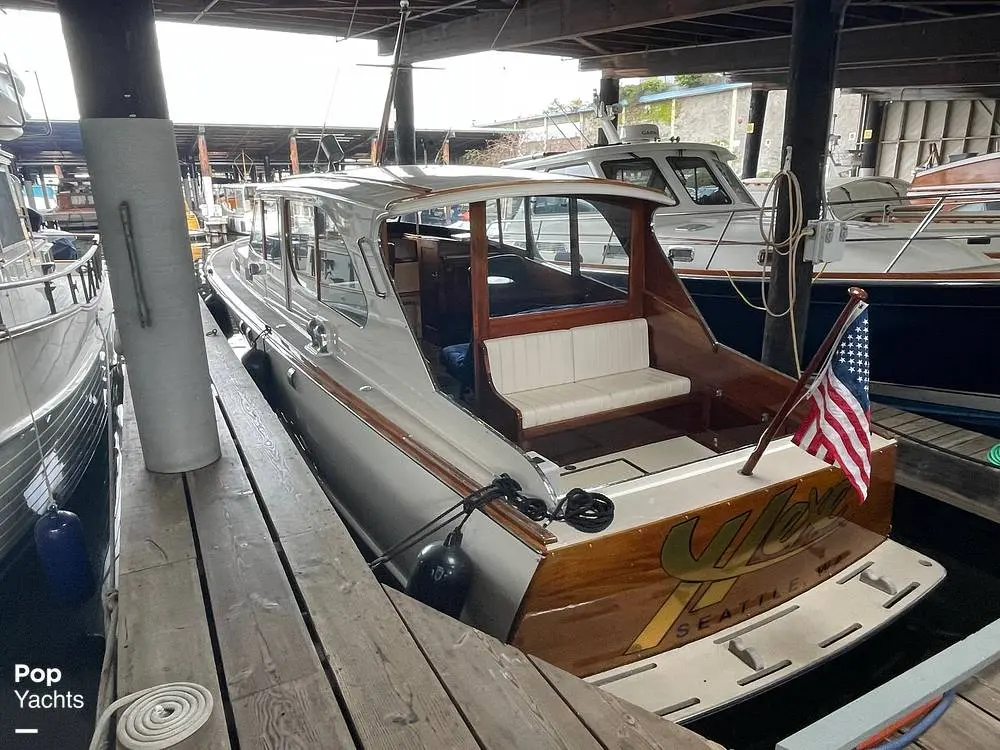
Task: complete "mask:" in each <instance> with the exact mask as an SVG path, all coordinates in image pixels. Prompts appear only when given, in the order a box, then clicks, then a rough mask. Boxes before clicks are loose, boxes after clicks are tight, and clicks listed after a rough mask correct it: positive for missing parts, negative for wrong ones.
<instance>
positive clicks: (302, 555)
mask: <svg viewBox="0 0 1000 750" xmlns="http://www.w3.org/2000/svg"><path fill="white" fill-rule="evenodd" d="M283 544H284V549H285V554H286V555H287V557H288V562H289V564H290V565H291V566H292V570H293V572H294V574H295V579H296V581H297V582H298V586H299V590H300V591H301V592H302V598H303V600H304V601H305V602H306V605H307V606H308V608H309V614H310V616H311V618H312V622H313V627H314V628H315V629H316V633H317V635H318V636H319V639H320V642H321V643H322V644H323V648H324V649H325V651H326V654H327V659H328V661H329V664H330V669H331V671H332V672H333V675H334V679H335V680H336V682H337V685H338V686H339V688H340V692H341V695H342V697H343V700H344V703H345V704H346V705H347V706H348V707H349V708H350V712H351V718H352V720H353V723H354V728H355V731H356V732H357V734H358V735H359V736H360V737H361V739H362V741H363V744H364V746H365V748H366V749H367V748H386V750H390V749H391V748H404V747H405V748H425V747H430V748H437V747H441V748H445V747H446V748H474V747H477V745H476V742H475V740H474V739H473V736H472V733H471V732H470V731H469V728H468V727H467V726H466V723H465V721H464V720H463V719H462V716H461V715H460V714H459V712H458V709H456V708H455V706H454V705H453V704H452V701H451V698H449V696H448V694H447V692H445V689H444V687H443V686H442V685H441V683H440V681H439V680H438V678H437V676H436V675H435V674H434V672H433V670H432V669H431V668H430V665H428V663H427V660H426V659H425V658H424V656H423V654H422V653H421V652H420V649H419V648H418V647H417V644H416V643H414V641H413V639H412V638H411V637H410V635H409V633H408V632H407V630H406V627H405V626H404V625H403V622H402V620H401V619H400V618H399V616H398V614H397V613H396V611H395V609H393V607H392V605H391V604H390V603H389V600H388V598H387V597H386V596H385V594H384V593H383V592H382V587H381V586H380V585H379V584H378V582H377V581H376V580H375V578H374V576H372V575H371V573H370V572H369V571H368V570H367V566H365V570H364V571H358V570H357V561H355V560H353V559H352V558H353V556H354V555H355V554H358V552H357V549H356V548H352V549H347V548H346V547H347V544H346V543H345V541H344V539H343V538H342V534H341V533H339V532H338V530H336V529H333V528H330V527H325V528H319V529H316V530H315V531H309V532H305V533H302V534H296V535H294V536H292V537H289V538H287V539H285V540H284V542H283ZM358 557H360V554H358ZM362 564H363V563H362Z"/></svg>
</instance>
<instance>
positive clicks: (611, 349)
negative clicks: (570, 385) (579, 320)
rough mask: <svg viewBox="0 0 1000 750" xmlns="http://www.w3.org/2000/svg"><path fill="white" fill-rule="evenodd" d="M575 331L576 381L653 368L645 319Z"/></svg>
mask: <svg viewBox="0 0 1000 750" xmlns="http://www.w3.org/2000/svg"><path fill="white" fill-rule="evenodd" d="M571 332H572V334H573V373H574V377H573V379H574V380H575V381H576V382H580V381H581V380H589V379H591V378H599V377H602V376H604V375H612V374H614V373H619V372H629V371H630V370H642V369H644V368H646V367H649V331H648V328H647V326H646V319H645V318H635V319H633V320H620V321H617V322H615V323H598V324H597V325H592V326H581V327H579V328H573V329H572V331H571Z"/></svg>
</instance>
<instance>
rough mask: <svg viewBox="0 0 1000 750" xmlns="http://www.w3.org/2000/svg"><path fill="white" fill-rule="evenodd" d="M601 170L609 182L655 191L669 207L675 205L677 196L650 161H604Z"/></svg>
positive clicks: (654, 164)
mask: <svg viewBox="0 0 1000 750" xmlns="http://www.w3.org/2000/svg"><path fill="white" fill-rule="evenodd" d="M601 168H602V169H603V170H604V176H605V177H607V178H608V179H609V180H617V181H618V182H627V183H628V184H629V185H636V186H638V187H644V188H649V189H650V190H655V191H657V192H659V193H663V194H664V195H666V196H667V198H668V199H669V200H670V204H671V205H677V196H675V195H674V191H673V190H671V189H670V186H669V185H667V181H666V179H665V178H664V177H663V173H662V172H660V168H659V167H658V166H656V162H654V161H653V160H652V159H621V160H619V161H606V162H603V163H602V164H601Z"/></svg>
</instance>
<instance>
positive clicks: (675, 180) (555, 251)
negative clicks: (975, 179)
mask: <svg viewBox="0 0 1000 750" xmlns="http://www.w3.org/2000/svg"><path fill="white" fill-rule="evenodd" d="M626 140H628V139H627V138H626ZM732 159H733V155H732V154H731V153H729V152H728V151H727V150H726V149H724V148H721V147H719V146H714V145H710V144H704V143H670V142H661V141H658V140H629V141H628V142H626V143H616V144H614V145H609V146H594V147H591V148H587V149H581V150H578V151H572V152H567V153H560V154H551V155H544V156H540V157H534V158H527V159H520V160H516V161H514V162H511V164H510V166H512V167H515V168H518V169H531V170H535V171H542V172H548V173H550V174H563V175H578V176H588V177H598V178H604V179H610V180H620V181H624V182H628V183H631V184H633V185H640V186H642V187H647V188H651V189H653V190H656V191H658V192H659V193H661V194H662V195H663V196H664V205H663V206H662V207H661V208H660V209H659V210H658V211H657V212H656V216H655V217H654V220H653V223H654V230H655V232H656V236H657V238H658V239H659V241H660V244H661V245H662V246H663V247H664V249H665V251H666V252H667V254H668V256H669V258H670V260H671V262H672V263H673V265H674V267H675V269H676V271H677V274H678V276H679V277H680V278H681V279H682V280H683V281H684V283H685V285H686V286H687V288H688V290H689V292H690V293H691V295H692V296H693V297H694V300H695V302H696V303H697V304H698V306H699V308H700V309H701V311H702V313H703V314H704V316H705V318H706V320H707V321H708V324H709V326H710V327H711V329H712V331H713V333H714V334H715V335H716V336H717V337H718V339H719V341H721V342H722V343H724V344H727V345H729V346H732V347H734V348H736V349H738V350H739V351H742V352H743V353H745V354H747V355H749V356H752V357H755V358H756V357H759V356H760V353H761V349H762V343H763V328H764V314H763V312H762V310H760V309H758V308H759V307H760V306H761V305H762V291H763V290H764V289H765V286H766V283H767V279H768V278H769V275H770V263H769V255H768V254H767V251H766V250H765V247H766V242H765V240H764V237H763V235H762V231H761V227H762V223H763V225H767V224H768V223H769V222H770V219H771V216H770V210H768V209H762V208H761V207H760V206H758V205H757V202H756V201H754V200H753V198H752V197H751V196H750V195H749V194H748V192H747V190H746V188H745V186H744V185H743V183H742V182H741V181H740V180H739V178H737V176H736V175H735V173H734V172H733V171H732V169H731V168H730V167H729V165H728V164H727V162H728V161H731V160H732ZM959 164H961V162H959ZM876 188H877V190H876ZM838 189H839V188H838ZM835 190H836V189H835ZM845 191H846V192H848V193H849V192H851V190H850V188H849V187H848V188H846V189H844V190H841V192H842V193H844V192H845ZM878 191H881V192H882V197H881V198H880V197H877V196H876V195H874V194H873V193H874V192H878ZM854 192H860V193H863V194H862V195H861V197H860V198H859V205H860V207H861V208H862V209H863V211H861V214H864V215H865V218H866V219H868V220H864V221H862V220H859V219H860V216H858V215H855V217H854V218H852V219H851V220H850V221H847V222H845V223H844V224H843V225H842V227H843V229H844V230H845V231H846V241H845V242H843V243H842V244H840V250H841V252H842V254H841V255H837V254H834V255H831V256H829V257H826V256H824V260H823V261H822V262H818V263H816V264H815V279H814V283H813V288H812V293H811V301H810V308H809V326H808V329H807V332H806V347H805V351H804V352H803V358H804V361H805V359H807V358H808V357H809V356H810V355H811V353H812V352H813V351H815V349H816V347H817V346H818V345H819V342H820V341H821V340H822V338H823V336H824V335H825V333H826V331H827V330H829V327H830V325H831V324H832V322H833V320H834V319H835V318H836V316H837V313H838V311H839V309H840V301H841V300H843V299H844V297H845V295H846V292H847V289H848V288H849V287H851V286H863V287H864V288H865V289H866V290H867V292H868V295H869V302H870V304H871V306H872V312H871V318H872V329H871V331H872V333H871V335H872V352H873V357H872V370H871V376H872V384H871V389H872V393H873V394H874V395H876V396H878V397H881V398H883V399H885V400H890V401H892V402H894V403H897V404H900V405H902V406H904V407H905V408H907V409H910V410H913V411H917V412H921V413H926V414H931V415H935V416H940V417H944V418H946V419H947V418H954V419H958V420H960V421H963V422H968V423H978V424H985V425H992V426H994V427H996V426H1000V379H998V378H997V377H996V373H997V372H1000V348H997V347H992V346H984V343H985V342H988V341H991V340H992V339H993V336H994V335H995V332H996V331H997V330H1000V230H998V229H996V228H995V227H994V226H993V225H991V224H990V223H989V222H986V221H975V220H974V219H976V218H981V217H980V216H979V215H978V214H976V213H969V214H961V213H960V210H961V205H962V204H965V203H969V204H972V205H974V206H979V205H990V204H991V202H990V201H989V200H988V198H985V197H984V196H982V195H976V194H969V193H966V194H963V195H961V196H956V197H955V198H954V199H947V200H940V201H939V202H938V203H937V204H936V205H934V206H933V207H932V208H930V209H928V207H923V208H922V209H920V215H919V216H918V217H916V220H910V221H901V220H899V219H898V217H897V216H894V214H898V213H899V209H898V207H897V209H896V210H895V211H893V210H892V209H891V207H890V209H889V210H886V209H884V207H883V204H884V203H892V202H895V201H897V200H898V196H897V197H896V198H893V197H892V196H891V195H890V193H891V194H895V193H897V192H898V186H896V185H895V184H894V183H892V182H887V181H881V182H879V181H875V182H873V183H871V184H870V185H869V186H868V187H867V188H856V190H855V191H854ZM843 197H847V196H846V195H845V196H843ZM998 197H1000V196H994V200H997V198H998ZM850 205H851V203H850V202H849V201H837V206H836V211H833V207H832V206H831V207H829V208H830V209H831V212H832V213H833V214H835V215H833V216H831V218H836V215H837V214H840V215H844V216H850V213H849V207H850ZM998 205H1000V204H998ZM578 208H579V210H580V211H581V212H583V211H586V210H587V208H586V206H585V205H584V204H582V203H581V204H580V205H579V206H578ZM945 208H946V209H947V214H946V215H945V214H944V213H943V212H942V210H941V209H945ZM529 211H530V213H531V216H530V219H529V220H525V218H524V216H523V214H521V215H517V216H511V217H508V221H507V222H506V223H505V224H504V226H503V233H504V236H505V237H521V238H523V237H525V236H526V227H530V228H531V229H530V231H531V232H532V233H533V234H534V236H535V243H536V245H537V247H538V248H539V251H540V253H541V254H542V256H543V257H545V258H547V259H552V260H556V259H562V260H568V254H567V252H566V251H567V247H568V237H567V233H566V229H565V226H566V222H567V217H568V214H567V204H566V203H565V201H564V202H563V203H561V204H558V205H557V204H555V203H552V202H551V201H550V202H545V203H540V204H539V205H538V206H534V207H529ZM873 214H875V215H876V216H873ZM581 216H582V214H581ZM963 216H964V217H967V218H966V219H965V220H960V219H961V218H962V217H963ZM880 218H885V219H886V220H885V221H881V220H878V219H880ZM580 232H581V233H582V237H581V244H580V248H581V251H582V253H583V259H582V260H583V262H585V263H588V264H594V265H601V266H604V267H605V268H606V269H607V271H608V273H609V279H613V278H614V268H615V266H616V265H617V264H620V262H621V258H622V253H621V248H620V246H619V245H618V244H616V243H615V242H613V241H611V240H610V238H608V237H606V236H601V232H600V231H599V229H598V230H595V231H594V232H593V233H591V232H590V231H589V230H588V229H587V227H586V224H585V223H584V222H582V221H581V224H580ZM619 278H620V275H619ZM747 301H749V302H751V303H753V304H754V305H756V306H757V307H752V306H751V305H750V304H748V302H747ZM931 340H933V342H934V348H933V352H931V351H929V350H928V349H927V344H928V341H931Z"/></svg>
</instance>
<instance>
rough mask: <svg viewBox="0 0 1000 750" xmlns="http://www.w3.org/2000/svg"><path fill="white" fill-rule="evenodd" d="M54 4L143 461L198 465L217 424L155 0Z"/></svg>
mask: <svg viewBox="0 0 1000 750" xmlns="http://www.w3.org/2000/svg"><path fill="white" fill-rule="evenodd" d="M57 5H58V9H59V15H60V17H61V19H62V30H63V36H64V37H65V40H66V48H67V51H68V53H69V60H70V66H71V69H72V71H73V82H74V85H75V87H76V98H77V103H78V106H79V110H80V132H81V135H82V136H83V149H84V154H85V156H86V159H87V166H88V170H89V172H90V178H91V182H92V184H93V189H94V202H95V204H96V209H97V220H98V223H99V224H100V228H101V243H102V245H103V251H104V257H105V258H106V260H107V267H108V279H109V281H110V284H111V291H112V293H113V294H114V300H115V317H116V323H117V327H118V331H119V334H120V337H121V342H122V348H123V350H124V352H125V359H126V361H127V362H128V365H127V366H128V369H129V384H130V387H131V390H132V400H133V402H134V404H135V415H136V423H137V426H138V432H139V440H140V442H141V443H142V452H143V458H144V460H145V462H146V466H147V468H149V469H150V470H151V471H158V472H168V473H176V472H183V471H190V470H193V469H197V468H199V467H202V466H206V465H208V464H210V463H212V462H213V461H215V460H217V459H218V458H219V433H218V428H217V426H216V423H215V409H214V401H213V399H212V390H211V383H210V380H209V374H208V360H207V358H206V355H205V334H204V331H203V330H202V324H201V311H200V309H199V307H198V305H199V300H198V291H197V288H196V281H195V275H194V273H193V271H192V266H191V246H190V240H189V239H188V230H187V223H186V221H185V218H184V202H183V199H182V197H181V191H180V179H181V175H180V169H179V167H178V163H177V145H176V142H175V140H174V128H173V123H171V122H170V120H169V119H168V114H167V97H166V93H165V91H164V87H163V74H162V72H161V70H160V55H159V50H158V47H157V41H156V29H155V27H154V25H153V4H152V2H151V0H58V3H57ZM126 155H127V156H128V158H126Z"/></svg>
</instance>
